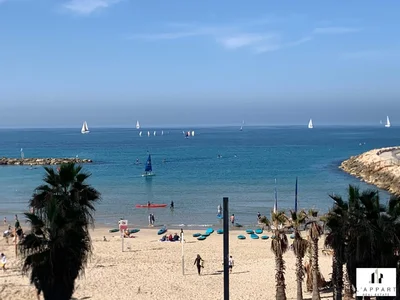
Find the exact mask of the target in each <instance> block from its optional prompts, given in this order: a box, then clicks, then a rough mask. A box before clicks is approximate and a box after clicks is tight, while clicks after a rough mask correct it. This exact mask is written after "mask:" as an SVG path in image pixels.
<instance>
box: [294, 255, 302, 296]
mask: <svg viewBox="0 0 400 300" xmlns="http://www.w3.org/2000/svg"><path fill="white" fill-rule="evenodd" d="M303 268H304V267H303V258H302V257H301V256H300V255H297V257H296V280H297V300H303V278H304V270H303Z"/></svg>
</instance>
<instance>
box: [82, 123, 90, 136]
mask: <svg viewBox="0 0 400 300" xmlns="http://www.w3.org/2000/svg"><path fill="white" fill-rule="evenodd" d="M81 133H83V134H84V133H89V128H88V125H87V123H86V121H85V122H83V125H82V129H81Z"/></svg>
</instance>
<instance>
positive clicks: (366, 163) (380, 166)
mask: <svg viewBox="0 0 400 300" xmlns="http://www.w3.org/2000/svg"><path fill="white" fill-rule="evenodd" d="M399 153H400V147H391V148H382V149H374V150H371V151H368V152H365V153H363V154H360V155H357V156H352V157H350V158H349V159H348V160H345V161H344V162H342V164H341V165H340V167H339V168H340V169H342V170H343V171H345V172H347V173H349V174H350V175H353V176H356V177H358V178H361V179H362V180H363V181H365V182H367V183H370V184H373V185H375V186H377V187H379V188H381V189H384V190H387V191H388V192H390V193H392V194H395V195H400V163H399V157H398V154H399Z"/></svg>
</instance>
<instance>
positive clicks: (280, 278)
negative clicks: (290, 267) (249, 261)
mask: <svg viewBox="0 0 400 300" xmlns="http://www.w3.org/2000/svg"><path fill="white" fill-rule="evenodd" d="M271 250H272V252H274V254H275V270H276V274H275V282H276V300H286V291H285V290H286V284H285V269H286V268H285V261H284V260H283V254H284V253H285V252H286V251H287V250H288V239H287V236H286V234H285V233H284V232H283V231H281V230H279V229H276V230H275V235H274V236H273V237H272V241H271Z"/></svg>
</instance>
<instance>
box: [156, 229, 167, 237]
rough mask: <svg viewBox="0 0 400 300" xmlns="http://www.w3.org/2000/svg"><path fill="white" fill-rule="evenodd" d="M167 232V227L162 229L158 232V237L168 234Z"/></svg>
mask: <svg viewBox="0 0 400 300" xmlns="http://www.w3.org/2000/svg"><path fill="white" fill-rule="evenodd" d="M166 232H167V228H166V227H162V228H161V229H160V230H159V231H158V232H157V234H158V235H162V234H164V233H166Z"/></svg>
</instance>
